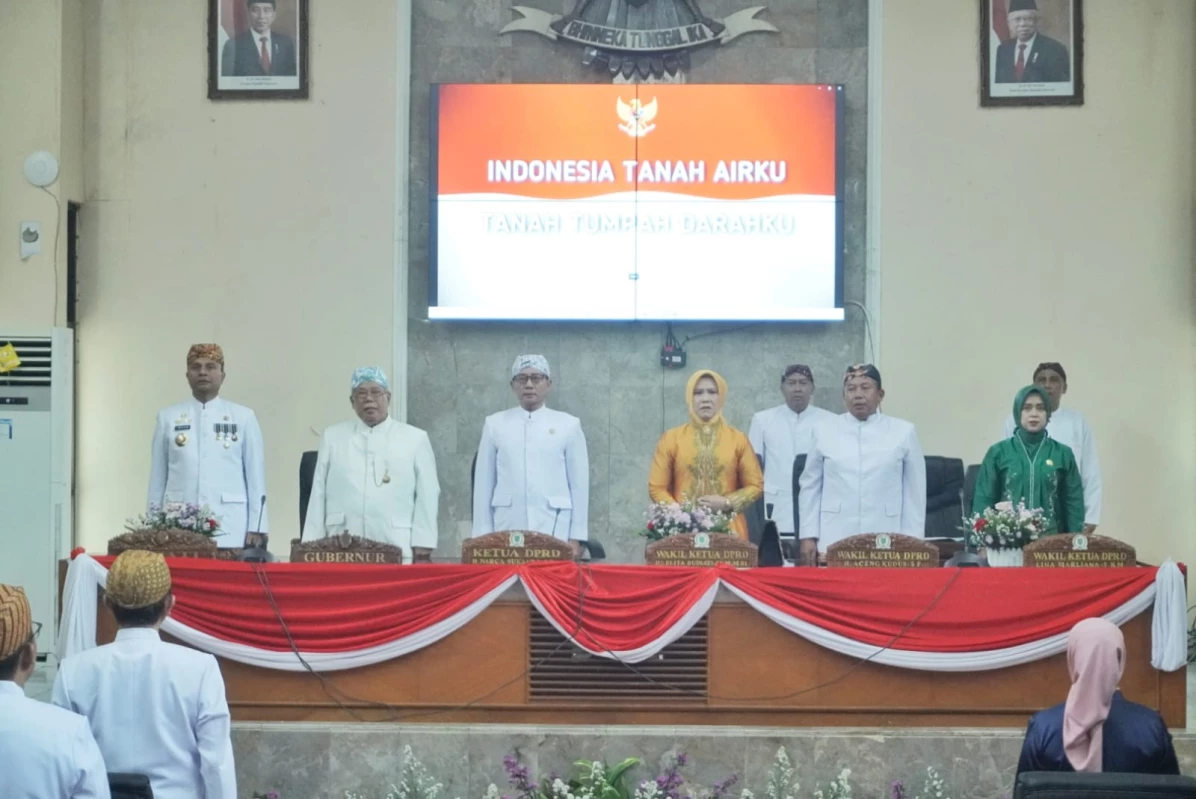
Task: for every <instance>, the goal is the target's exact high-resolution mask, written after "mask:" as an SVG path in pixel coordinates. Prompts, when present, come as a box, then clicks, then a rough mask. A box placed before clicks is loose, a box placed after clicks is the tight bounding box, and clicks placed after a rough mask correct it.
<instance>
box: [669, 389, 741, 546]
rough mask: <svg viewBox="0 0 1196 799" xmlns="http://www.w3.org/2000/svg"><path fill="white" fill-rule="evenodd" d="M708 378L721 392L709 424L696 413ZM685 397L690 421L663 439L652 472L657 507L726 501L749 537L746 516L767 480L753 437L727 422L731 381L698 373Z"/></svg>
mask: <svg viewBox="0 0 1196 799" xmlns="http://www.w3.org/2000/svg"><path fill="white" fill-rule="evenodd" d="M703 377H710V378H711V379H712V380H714V383H715V385H716V386H717V387H718V411H717V412H716V413H715V415H714V417H713V418H712V419H710V421H705V422H704V421H702V419H701V418H700V417H699V416H698V414H697V412H696V411H695V410H694V399H693V396H694V388H695V387H696V386H697V384H698V381H699V380H701V379H702V378H703ZM685 396H686V404H687V405H688V406H689V421H688V422H686V423H685V424H683V425H681V426H680V427H674V428H672V429H671V430H668V431H666V432H665V434H664V435H663V436H661V438H660V443H658V444H657V445H656V454H655V456H654V457H653V459H652V469H651V471H650V472H649V473H648V494H649V496H651V498H652V501H653V502H682V501H684V500H686V499H690V500H697V499H699V498H701V497H704V496H711V495H714V496H722V497H726V499H727V500H728V501H729V502H730V503H731V507H732V508H733V509H734V510H735V512H736V514H737V515H736V516H735V519H734V521H732V523H731V532H732V533H733V534H735V535H737V536H739V537H740V538H747V520H746V519H745V518H744V516H743V515H742V511H743V510H744V508H746V507H748V506H749V505H751V504H752V503H753V502H755V501H756V500H757V499H758V498H759V497H760V494H761V493H762V492H763V490H764V476H763V474H762V473H761V472H760V463H759V461H757V460H756V453H755V452H754V451H753V450H752V445H751V442H750V441H748V437H747V436H746V435H744V434H743V433H742V432H741V431H739V430H736V429H735V428H734V427H731V426H730V425H729V424H727V423H726V422H725V421H724V420H723V417H722V408H723V406H724V405H725V404H726V401H727V381H725V380H723V378H722V376H721V375H719V374H718V373H717V372H712V371H709V370H704V371H701V372H695V373H694V374H693V375H691V376H690V378H689V382H688V383H687V384H686V386H685Z"/></svg>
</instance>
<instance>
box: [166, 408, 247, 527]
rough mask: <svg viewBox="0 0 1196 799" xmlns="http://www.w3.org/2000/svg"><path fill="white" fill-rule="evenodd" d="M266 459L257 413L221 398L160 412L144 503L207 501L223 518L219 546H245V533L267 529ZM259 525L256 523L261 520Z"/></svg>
mask: <svg viewBox="0 0 1196 799" xmlns="http://www.w3.org/2000/svg"><path fill="white" fill-rule="evenodd" d="M265 495H266V459H265V451H264V447H263V444H262V429H261V427H259V426H258V423H257V416H256V415H254V413H253V411H251V410H250V409H249V408H246V407H245V406H244V405H238V404H236V403H235V402H229V401H228V400H225V399H221V398H220V397H217V398H216V399H214V400H212V401H211V402H209V403H207V404H204V403H201V402H200V401H199V400H197V399H194V398H192V399H190V400H188V401H187V402H181V403H179V404H178V405H172V406H170V407H169V408H164V409H163V410H161V411H159V412H158V421H157V425H156V426H155V428H154V443H153V449H152V450H151V457H150V479H149V491H148V492H147V496H146V506H147V509H148V506H150V505H157V506H159V507H162V506H165V505H169V504H171V503H175V502H185V503H191V504H196V505H207V506H208V507H209V508H210V509H211V510H212V512H213V513H214V514H215V515H216V516H217V517H219V519H220V531H221V533H222V534H221V535H219V536H217V537H216V539H215V540H216V546H218V547H221V548H236V547H241V546H244V544H245V532H246V531H247V530H252V531H254V532H262V533H264V532H267V530H268V527H269V525H268V524H267V519H266V517H265V514H264V513H263V512H262V497H264V496H265ZM259 518H260V519H261V527H260V528H259V527H258V519H259Z"/></svg>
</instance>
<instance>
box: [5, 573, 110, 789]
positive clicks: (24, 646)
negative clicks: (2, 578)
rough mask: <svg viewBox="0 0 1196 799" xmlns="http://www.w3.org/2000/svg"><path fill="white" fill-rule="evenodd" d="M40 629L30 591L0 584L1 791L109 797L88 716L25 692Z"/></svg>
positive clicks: (104, 769)
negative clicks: (30, 601) (30, 609)
mask: <svg viewBox="0 0 1196 799" xmlns="http://www.w3.org/2000/svg"><path fill="white" fill-rule="evenodd" d="M40 628H41V625H36V626H35V625H34V624H33V620H32V617H31V615H30V612H29V600H28V599H27V598H26V597H25V592H24V591H23V590H21V589H20V588H17V587H15V586H11V585H0V796H2V797H4V799H76V798H78V799H83V797H86V799H95V797H99V798H100V799H108V797H109V793H108V772H107V769H106V768H105V766H104V759H103V758H102V757H101V756H100V749H99V747H98V746H96V742H95V738H93V737H92V734H91V729H90V728H89V727H88V726H87V719H85V718H83V717H82V716H79V715H77V714H75V713H71V712H69V711H66V710H63V709H62V708H58V707H54V706H53V705H48V704H46V703H45V702H38V701H36V700H33V699H28V698H27V697H26V696H25V683H26V682H27V681H28V680H29V678H30V677H31V676H32V675H33V669H34V667H36V665H37V633H38V631H39V630H40Z"/></svg>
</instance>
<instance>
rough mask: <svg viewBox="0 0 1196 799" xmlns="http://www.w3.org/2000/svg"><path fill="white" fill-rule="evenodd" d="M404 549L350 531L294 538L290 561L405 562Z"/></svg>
mask: <svg viewBox="0 0 1196 799" xmlns="http://www.w3.org/2000/svg"><path fill="white" fill-rule="evenodd" d="M402 562H403V550H402V549H401V548H400V547H396V546H395V545H393V544H386V543H383V542H382V541H372V540H370V539H369V538H361V537H360V536H356V535H349V534H348V533H341V534H340V535H334V536H329V537H328V538H321V539H319V540H316V541H300V540H299V539H298V538H296V539H293V540H292V541H291V563H357V564H361V563H402Z"/></svg>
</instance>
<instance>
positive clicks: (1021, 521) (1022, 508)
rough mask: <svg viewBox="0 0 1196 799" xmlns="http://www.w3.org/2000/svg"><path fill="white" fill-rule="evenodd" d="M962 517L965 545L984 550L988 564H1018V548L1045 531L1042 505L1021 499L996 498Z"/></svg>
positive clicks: (1022, 556) (1021, 558)
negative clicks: (1026, 502)
mask: <svg viewBox="0 0 1196 799" xmlns="http://www.w3.org/2000/svg"><path fill="white" fill-rule="evenodd" d="M963 521H964V533H965V537H966V542H967V545H968V547H969V548H971V549H977V550H979V549H983V550H985V552H986V555H987V558H988V565H989V566H1021V565H1022V564H1023V563H1024V554H1023V552H1022V549H1023V548H1024V547H1025V546H1026V544H1029V543H1031V542H1033V541H1037V540H1038V539H1039V537H1040V536H1042V535H1043V533H1044V532H1045V531H1046V519H1045V518H1044V517H1043V514H1042V509H1041V508H1027V507H1026V504H1025V503H1024V502H1019V503H1018V504H1017V505H1014V504H1013V503H1012V502H998V503H997V504H996V505H993V506H992V507H991V508H985V509H984V511H983V512H982V513H976V514H973V515H972V516H970V517H965V518H964V520H963Z"/></svg>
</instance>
